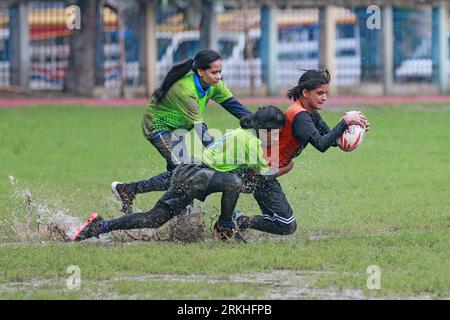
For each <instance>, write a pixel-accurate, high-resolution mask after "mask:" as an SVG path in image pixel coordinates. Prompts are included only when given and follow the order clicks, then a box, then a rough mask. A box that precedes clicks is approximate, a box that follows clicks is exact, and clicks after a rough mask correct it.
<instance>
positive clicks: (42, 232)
mask: <svg viewBox="0 0 450 320" xmlns="http://www.w3.org/2000/svg"><path fill="white" fill-rule="evenodd" d="M8 178H9V180H10V182H11V185H12V186H13V191H12V196H11V197H12V199H13V200H14V203H15V206H14V209H13V212H12V219H11V221H8V219H4V220H3V221H1V224H0V228H2V229H3V230H7V231H9V233H10V234H11V232H12V235H13V236H16V237H19V238H20V239H22V240H28V241H30V240H60V241H64V240H65V239H66V235H69V236H70V235H72V234H73V233H74V232H75V231H76V229H77V228H78V227H79V226H80V225H81V223H82V222H81V220H80V219H79V218H76V217H73V216H72V215H70V212H69V209H68V208H64V206H63V205H62V204H61V203H58V201H57V200H53V201H48V200H40V199H38V200H36V199H34V198H33V197H32V194H31V192H30V190H28V189H26V188H25V189H22V188H20V186H19V183H18V180H17V178H16V177H14V176H12V175H10V176H9V177H8Z"/></svg>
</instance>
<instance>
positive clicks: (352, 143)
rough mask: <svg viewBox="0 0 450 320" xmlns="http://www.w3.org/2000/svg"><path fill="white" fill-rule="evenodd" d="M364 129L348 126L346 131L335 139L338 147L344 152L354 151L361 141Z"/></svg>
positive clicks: (353, 125) (354, 125)
mask: <svg viewBox="0 0 450 320" xmlns="http://www.w3.org/2000/svg"><path fill="white" fill-rule="evenodd" d="M365 132H366V128H364V127H361V126H359V125H356V124H352V125H350V126H348V128H347V130H345V132H344V133H343V134H342V135H341V136H340V137H339V139H337V145H338V147H339V148H340V149H341V150H342V151H345V152H350V151H353V150H355V149H356V148H357V147H358V146H359V145H360V144H361V142H362V141H363V139H364V133H365Z"/></svg>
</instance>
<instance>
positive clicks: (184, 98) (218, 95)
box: [111, 50, 251, 213]
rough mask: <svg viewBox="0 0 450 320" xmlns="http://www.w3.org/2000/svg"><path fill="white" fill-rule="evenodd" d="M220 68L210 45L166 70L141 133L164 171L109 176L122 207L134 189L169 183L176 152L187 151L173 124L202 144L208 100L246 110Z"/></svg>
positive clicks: (126, 208)
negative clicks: (139, 177)
mask: <svg viewBox="0 0 450 320" xmlns="http://www.w3.org/2000/svg"><path fill="white" fill-rule="evenodd" d="M221 74H222V58H221V56H220V55H219V54H218V53H217V52H215V51H213V50H202V51H200V52H198V53H197V55H196V56H195V57H194V59H189V60H186V61H185V62H183V63H180V64H178V65H175V66H174V67H173V68H172V69H171V70H170V71H169V72H168V73H167V75H166V77H165V78H164V81H163V83H162V84H161V86H160V87H159V88H158V89H157V90H156V91H155V92H154V93H153V95H152V99H151V101H150V103H149V104H148V106H147V108H146V111H145V114H144V118H143V121H142V129H143V133H144V136H145V137H146V139H147V140H148V141H149V142H150V143H151V144H152V145H153V146H154V147H155V148H156V150H158V152H159V153H160V154H161V155H162V156H163V157H164V159H165V160H166V163H167V166H166V169H167V171H166V172H164V173H161V174H159V175H156V176H154V177H152V178H150V179H148V180H143V181H138V182H132V183H123V182H117V181H115V182H113V183H112V185H111V188H112V191H113V193H114V195H115V196H116V198H117V199H118V200H119V201H120V202H121V207H122V211H123V212H125V213H129V212H131V211H132V203H133V200H134V198H135V196H136V194H138V193H146V192H151V191H165V190H167V189H168V188H169V186H170V177H171V175H172V172H173V170H174V169H175V167H176V165H178V164H180V162H181V160H180V158H183V157H185V156H186V147H185V144H184V140H183V138H184V136H178V135H177V134H176V132H177V129H185V130H192V129H195V132H196V133H197V135H198V136H199V137H200V139H201V141H202V143H203V144H204V145H205V146H207V145H208V144H210V143H211V142H212V141H213V138H212V137H211V136H210V135H209V134H208V130H207V126H206V125H205V123H204V121H203V113H204V111H205V108H206V105H207V104H208V101H209V100H214V101H215V102H217V103H218V104H220V105H221V106H222V107H223V108H225V109H226V110H227V111H228V112H230V113H231V114H232V115H234V116H235V117H236V118H238V119H241V118H242V117H243V116H246V115H248V114H251V111H249V110H248V109H247V108H245V107H244V106H243V105H242V104H241V103H240V102H239V101H238V100H237V99H236V98H235V97H234V96H233V94H232V93H231V91H230V90H229V89H228V87H227V86H226V85H225V83H224V82H223V81H222V76H221ZM174 150H177V151H178V152H177V154H174Z"/></svg>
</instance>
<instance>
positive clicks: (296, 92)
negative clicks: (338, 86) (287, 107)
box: [287, 69, 331, 101]
mask: <svg viewBox="0 0 450 320" xmlns="http://www.w3.org/2000/svg"><path fill="white" fill-rule="evenodd" d="M330 79H331V76H330V73H329V72H328V70H326V69H325V70H315V69H310V70H306V71H305V72H304V73H303V74H302V75H301V77H300V79H299V80H298V84H297V85H296V86H295V87H294V88H292V89H290V90H288V92H287V97H288V98H289V99H290V100H294V101H295V100H297V99H299V98H300V97H301V96H302V95H303V89H306V90H314V89H316V88H318V87H320V86H321V85H324V84H328V83H330Z"/></svg>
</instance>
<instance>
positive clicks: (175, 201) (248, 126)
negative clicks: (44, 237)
mask: <svg viewBox="0 0 450 320" xmlns="http://www.w3.org/2000/svg"><path fill="white" fill-rule="evenodd" d="M284 123H285V117H284V115H283V112H282V111H280V110H279V109H278V108H276V107H273V106H267V107H262V108H260V109H259V110H258V111H257V112H256V113H255V114H250V115H247V116H245V117H243V118H242V119H241V120H240V125H241V128H239V129H236V130H233V131H231V132H230V133H228V134H226V135H225V136H224V137H222V138H221V139H218V141H216V142H214V143H213V144H211V145H210V146H208V148H207V149H206V150H205V151H203V153H202V154H201V155H196V156H195V157H194V159H195V160H196V162H195V163H188V164H180V165H178V166H177V167H176V169H175V170H174V172H173V174H172V179H171V184H170V188H169V189H168V190H167V191H166V193H165V194H164V195H163V196H162V197H161V198H160V199H159V200H158V202H157V203H156V205H155V207H153V209H151V210H150V211H148V212H141V213H131V214H128V215H125V216H122V217H120V218H118V219H113V220H108V221H106V220H103V219H102V218H101V217H100V216H99V215H98V214H96V213H94V214H92V215H91V216H90V217H89V219H88V221H87V222H86V223H85V224H83V225H82V226H81V227H80V228H78V230H77V231H76V232H75V234H74V235H72V236H71V237H70V239H71V240H72V241H80V240H84V239H87V238H91V237H94V236H98V235H100V234H101V233H107V232H111V231H113V230H128V229H137V228H159V227H161V226H162V225H163V224H165V223H166V222H167V221H169V220H170V219H172V218H173V217H175V216H176V215H178V214H180V213H181V211H182V210H183V208H185V207H186V206H187V205H188V204H189V203H190V202H191V201H193V200H194V199H198V200H201V201H204V200H205V198H206V197H207V196H208V195H210V194H212V193H216V192H221V193H222V200H221V214H220V216H219V220H218V221H217V222H216V224H215V225H214V231H215V234H216V235H218V237H219V238H220V239H222V240H224V241H225V240H231V239H238V238H237V237H238V233H237V228H236V226H235V223H234V222H233V220H232V214H233V210H234V208H235V206H236V203H237V201H238V198H239V194H240V193H241V188H242V180H241V177H240V175H241V174H242V173H243V171H251V172H253V173H254V174H256V175H259V176H261V177H264V179H276V178H277V177H278V176H281V175H283V174H285V173H287V172H288V171H289V170H291V169H292V164H289V165H287V166H285V167H283V168H280V169H278V170H277V169H275V170H274V169H273V168H270V167H269V164H268V162H267V160H266V158H265V157H264V150H265V149H267V148H268V147H273V145H271V144H272V143H271V142H272V141H275V142H277V139H276V136H277V135H278V131H279V129H280V128H282V127H283V125H284ZM274 136H275V137H274Z"/></svg>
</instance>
